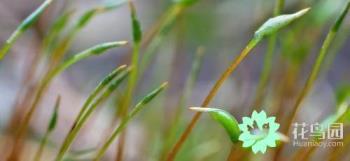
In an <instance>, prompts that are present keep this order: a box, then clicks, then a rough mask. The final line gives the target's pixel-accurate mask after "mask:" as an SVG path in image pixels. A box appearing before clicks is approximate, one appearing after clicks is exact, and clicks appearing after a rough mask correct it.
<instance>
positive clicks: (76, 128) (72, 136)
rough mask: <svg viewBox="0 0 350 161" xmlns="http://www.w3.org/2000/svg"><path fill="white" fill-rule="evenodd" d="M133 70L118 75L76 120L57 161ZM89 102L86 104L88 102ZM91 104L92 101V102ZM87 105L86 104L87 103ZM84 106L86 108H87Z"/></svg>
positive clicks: (59, 160) (58, 160)
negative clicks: (98, 108)
mask: <svg viewBox="0 0 350 161" xmlns="http://www.w3.org/2000/svg"><path fill="white" fill-rule="evenodd" d="M130 70H131V68H128V69H127V70H126V71H122V72H121V73H120V74H118V76H117V78H116V79H115V80H113V82H111V83H110V84H109V86H108V87H107V88H106V90H105V91H104V92H103V93H102V94H101V95H100V96H99V97H98V98H96V100H95V101H94V102H92V103H91V104H89V107H88V108H87V109H86V110H85V112H82V115H81V118H80V119H79V118H76V122H75V123H74V125H73V127H72V129H71V131H69V133H68V135H67V136H66V138H65V140H64V142H63V144H62V146H61V148H60V150H59V153H58V154H57V156H56V159H55V160H56V161H61V160H62V159H63V157H64V155H65V154H66V152H67V151H68V150H69V147H70V146H71V145H72V143H73V141H74V139H75V138H76V137H77V135H78V132H79V131H80V130H81V128H82V127H83V125H84V124H85V123H86V121H87V119H88V118H89V117H90V116H91V115H92V114H93V112H94V111H95V110H96V109H97V107H98V106H99V105H100V104H101V103H103V102H104V101H105V100H106V99H107V98H109V96H110V95H111V94H112V92H113V91H114V90H115V89H116V88H117V87H118V86H119V85H120V84H121V83H122V82H123V81H124V80H125V79H126V77H127V76H128V75H129V73H130ZM88 101H89V100H87V101H86V102H88ZM90 102H91V101H90ZM85 104H86V103H85ZM85 104H84V106H85ZM83 108H84V107H83Z"/></svg>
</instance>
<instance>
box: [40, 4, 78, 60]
mask: <svg viewBox="0 0 350 161" xmlns="http://www.w3.org/2000/svg"><path fill="white" fill-rule="evenodd" d="M73 13H74V10H71V11H67V12H65V13H64V14H62V15H61V16H60V17H58V18H57V19H56V20H55V22H54V23H53V24H52V26H51V27H50V29H49V31H48V33H47V35H46V36H45V38H44V40H43V48H44V49H45V50H46V52H47V53H51V50H52V49H53V48H54V47H56V45H57V39H58V37H59V35H60V33H62V31H63V30H64V28H65V27H66V26H67V24H68V22H69V21H70V20H71V18H72V15H73Z"/></svg>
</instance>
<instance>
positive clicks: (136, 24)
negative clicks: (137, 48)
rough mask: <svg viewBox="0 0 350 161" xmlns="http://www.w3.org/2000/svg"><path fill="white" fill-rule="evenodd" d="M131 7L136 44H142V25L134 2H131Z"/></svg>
mask: <svg viewBox="0 0 350 161" xmlns="http://www.w3.org/2000/svg"><path fill="white" fill-rule="evenodd" d="M129 7H130V12H131V21H132V31H133V32H132V34H133V39H134V43H135V44H138V43H140V42H141V39H142V31H141V25H140V22H139V20H138V19H137V15H136V8H135V5H134V3H133V2H132V1H129Z"/></svg>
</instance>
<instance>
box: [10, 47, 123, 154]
mask: <svg viewBox="0 0 350 161" xmlns="http://www.w3.org/2000/svg"><path fill="white" fill-rule="evenodd" d="M126 43H127V42H125V41H120V42H109V43H104V44H100V45H96V46H94V47H92V48H89V49H87V50H84V51H82V52H80V53H78V54H76V55H74V56H73V57H71V58H70V59H68V60H66V61H65V62H63V63H62V64H61V65H59V66H57V67H56V68H54V69H53V70H52V71H50V72H49V73H48V74H47V75H46V76H45V77H44V79H43V80H42V81H41V83H40V85H39V87H38V90H37V91H36V93H35V96H34V100H33V103H32V104H31V105H30V107H29V110H28V111H27V113H26V114H25V116H24V119H23V121H22V122H21V124H20V127H19V129H18V131H17V134H16V140H15V144H14V147H13V151H12V153H11V155H10V158H11V157H13V156H12V155H18V154H16V153H20V152H19V151H20V146H21V144H22V141H23V139H24V137H25V135H26V131H27V128H28V126H29V123H30V121H31V119H32V117H33V114H34V113H35V111H36V109H37V107H38V104H39V103H40V100H41V98H42V95H43V94H44V92H45V90H46V88H47V87H48V86H49V84H50V83H51V81H52V80H53V79H54V78H55V77H56V76H57V75H58V74H60V73H62V72H63V71H64V70H65V69H67V68H69V67H70V66H71V65H73V64H75V63H77V62H79V61H80V60H83V59H85V58H88V57H90V56H96V55H101V54H103V53H105V52H106V51H107V50H109V49H111V48H115V47H120V46H123V45H125V44H126Z"/></svg>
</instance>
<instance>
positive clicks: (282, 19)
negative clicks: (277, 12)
mask: <svg viewBox="0 0 350 161" xmlns="http://www.w3.org/2000/svg"><path fill="white" fill-rule="evenodd" d="M308 10H309V9H308V8H307V9H304V10H301V11H299V12H296V13H294V14H288V15H281V16H277V17H274V18H271V19H269V20H267V21H266V22H265V23H264V24H263V25H262V26H261V27H260V28H259V29H258V30H257V31H256V32H255V34H254V37H253V38H252V39H251V40H250V41H249V42H248V44H247V46H246V47H245V48H244V49H243V51H242V52H241V53H240V54H239V55H238V57H237V58H235V59H234V60H233V61H232V63H231V64H230V65H229V67H228V68H227V69H226V70H225V72H223V73H222V75H221V76H220V78H219V79H218V80H217V81H216V83H215V85H214V86H213V87H212V89H211V90H210V92H209V94H208V95H207V97H206V98H205V99H204V101H203V103H202V105H201V107H206V106H208V105H209V103H210V102H211V100H212V99H213V98H214V96H215V95H216V93H217V92H218V90H219V88H220V87H221V85H222V84H223V83H224V81H225V80H226V79H227V78H228V77H229V76H230V75H231V73H232V72H234V71H235V69H236V68H237V67H238V65H239V64H240V63H241V62H242V61H243V60H244V59H245V58H246V57H247V56H248V54H249V53H250V51H251V50H252V49H253V48H254V47H255V46H256V45H257V44H258V43H259V42H260V41H261V40H262V39H263V38H265V37H266V36H269V35H271V34H274V33H276V32H277V31H278V30H280V29H281V28H283V27H285V26H287V25H288V24H289V23H291V22H292V21H294V20H296V19H298V18H300V17H301V16H303V15H304V14H305V13H307V11H308ZM200 116H201V113H200V112H198V113H196V114H195V115H194V116H193V118H192V120H191V122H190V123H189V124H188V126H187V128H186V129H185V131H184V132H183V133H182V135H181V136H180V139H179V140H178V141H177V142H176V143H175V145H174V147H173V149H172V150H171V151H170V153H169V154H168V157H167V160H168V161H173V160H174V159H175V156H176V154H177V153H178V151H179V150H180V148H181V146H182V144H183V143H184V142H185V141H186V139H187V137H188V136H189V134H190V133H191V131H192V129H193V128H194V126H195V124H196V123H197V121H198V119H199V118H200Z"/></svg>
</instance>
